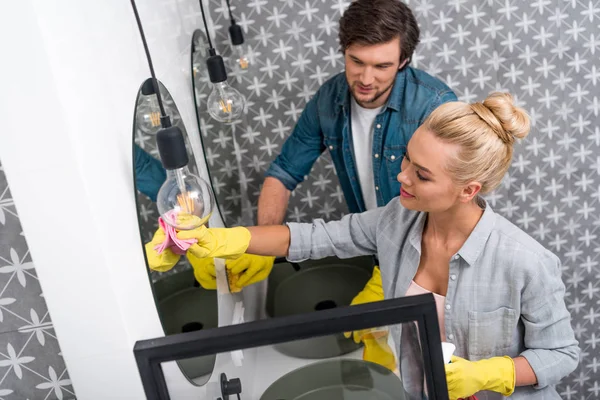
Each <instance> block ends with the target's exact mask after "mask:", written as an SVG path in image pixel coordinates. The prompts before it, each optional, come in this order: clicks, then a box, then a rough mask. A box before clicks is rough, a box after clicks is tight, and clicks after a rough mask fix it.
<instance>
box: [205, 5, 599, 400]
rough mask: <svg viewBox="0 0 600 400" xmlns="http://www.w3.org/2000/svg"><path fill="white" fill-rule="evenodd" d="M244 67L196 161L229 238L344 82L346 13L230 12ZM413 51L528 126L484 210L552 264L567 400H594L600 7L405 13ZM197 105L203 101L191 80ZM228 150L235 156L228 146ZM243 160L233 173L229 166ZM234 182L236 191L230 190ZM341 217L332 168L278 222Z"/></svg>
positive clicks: (334, 8)
mask: <svg viewBox="0 0 600 400" xmlns="http://www.w3.org/2000/svg"><path fill="white" fill-rule="evenodd" d="M232 3H233V4H232V5H233V6H234V7H235V9H234V13H235V16H236V17H237V20H238V23H239V24H240V25H242V27H243V28H244V31H245V34H246V42H247V43H246V44H247V46H248V48H249V51H250V55H251V57H252V61H253V63H254V67H253V69H252V70H251V71H249V72H247V73H246V74H244V75H234V76H232V77H231V79H230V82H231V83H232V85H233V86H235V87H236V88H237V89H239V90H240V91H242V92H243V93H244V94H245V95H246V96H247V98H248V112H247V114H246V115H245V116H244V118H243V120H242V121H240V122H239V123H236V124H234V125H232V126H225V125H221V124H218V123H216V122H214V121H213V120H211V119H210V118H209V117H208V115H207V114H206V112H205V111H204V110H205V109H204V105H203V104H202V105H201V125H202V134H203V138H202V139H203V142H204V146H205V153H206V158H207V162H208V165H209V169H210V173H211V177H212V182H213V185H214V189H215V194H216V198H217V201H218V203H219V205H220V209H221V212H222V214H223V217H224V220H225V222H226V224H227V225H229V226H233V225H237V224H239V223H241V222H242V220H246V221H247V220H248V217H252V215H250V214H251V213H250V212H248V211H247V210H245V212H244V213H243V212H242V204H243V202H242V201H241V199H242V198H243V194H244V193H245V194H247V196H248V197H249V200H250V203H251V204H252V205H254V206H255V205H256V203H257V198H258V193H259V190H260V185H261V184H262V181H263V173H264V171H265V170H266V168H268V166H269V164H270V162H271V161H272V160H273V159H274V158H275V156H276V155H277V154H278V152H279V150H280V149H281V145H282V143H283V142H284V140H285V138H286V137H287V136H288V135H289V134H290V133H291V131H292V129H293V127H294V124H295V122H296V121H297V119H298V117H299V115H300V112H301V111H302V108H303V107H304V105H305V104H306V102H307V101H308V100H309V99H310V97H311V96H312V94H314V92H315V91H316V90H317V89H318V87H319V86H320V85H321V84H322V83H323V82H325V80H327V79H328V78H329V77H331V76H333V75H334V74H336V73H338V72H340V71H342V70H343V58H342V55H341V54H340V52H339V50H338V43H337V20H338V18H339V17H340V15H341V13H342V12H343V10H344V9H345V8H346V7H347V5H348V4H349V2H348V1H343V0H301V1H300V0H250V1H237V0H232ZM407 3H408V4H409V5H410V6H411V8H412V9H413V10H414V12H415V14H416V15H417V18H418V20H419V23H420V26H421V30H422V35H421V44H420V45H419V47H418V49H417V54H416V55H415V57H414V58H413V64H412V65H413V66H415V67H418V68H422V69H424V70H426V71H428V72H429V73H431V74H433V75H435V76H437V77H439V78H440V79H442V80H444V81H445V82H446V83H447V84H448V85H450V86H451V87H452V88H453V89H454V90H455V92H456V93H457V95H458V96H459V98H460V99H461V100H463V101H475V100H482V99H483V98H485V96H486V95H487V94H488V93H489V92H491V91H494V90H508V91H510V92H511V93H513V94H514V95H515V96H516V98H517V100H518V102H519V103H520V105H522V106H523V107H525V108H526V109H527V110H528V111H529V113H530V115H531V117H532V122H533V130H532V133H531V135H530V136H529V137H528V138H527V139H526V140H525V141H523V142H522V143H520V144H519V145H518V148H517V149H516V152H515V157H514V162H513V166H512V168H511V169H510V171H509V174H508V175H507V177H506V179H505V180H504V182H503V185H502V186H501V188H500V189H498V190H497V191H496V192H495V193H493V194H491V195H490V196H488V200H489V201H490V202H491V204H492V206H493V207H494V209H495V210H496V211H497V212H499V213H501V214H502V215H504V216H505V217H507V218H508V219H510V220H511V221H512V222H514V223H516V224H517V225H518V226H520V227H521V228H522V229H524V230H525V231H527V232H528V233H529V234H531V235H532V236H533V237H535V238H536V239H537V240H538V241H540V242H541V243H542V244H544V245H545V246H546V247H548V248H549V249H551V250H552V251H554V252H555V253H557V254H558V255H559V256H560V258H561V259H562V261H563V280H564V281H565V284H566V288H567V306H568V308H569V310H570V312H571V314H572V317H573V326H574V328H575V332H576V335H577V338H578V340H579V341H580V345H581V348H582V359H581V363H580V365H579V367H578V369H577V370H576V371H575V372H574V373H573V374H572V375H571V376H569V377H568V378H567V379H565V380H564V381H563V382H562V383H561V385H560V387H559V393H561V397H562V398H564V399H597V398H600V329H599V327H600V266H599V260H600V239H599V237H598V235H599V234H600V151H599V150H600V118H599V113H600V100H599V97H600V95H599V93H600V92H599V88H600V82H599V81H600V61H599V59H600V1H597V0H594V1H590V0H581V1H580V0H536V1H523V0H485V1H484V0H448V1H445V0H444V1H442V0H421V1H418V0H410V1H407ZM209 4H210V10H211V17H212V24H213V27H214V29H215V32H216V38H215V43H216V47H217V49H218V51H219V52H220V53H221V54H223V55H224V56H228V55H229V54H230V50H229V46H228V38H227V26H228V24H229V20H228V16H227V14H226V7H225V0H210V1H209ZM199 83H200V84H199V86H198V88H197V95H198V97H199V98H201V99H205V97H206V96H207V95H208V93H209V90H210V89H209V86H208V82H207V79H206V77H205V76H200V77H199ZM234 139H235V141H236V142H237V144H238V146H237V151H236V146H234ZM237 157H239V158H240V165H238V163H237V162H236V160H237V159H238V158H237ZM240 171H241V172H242V176H243V179H242V182H240ZM346 212H347V210H346V208H345V205H344V201H343V197H342V194H341V190H340V187H339V184H338V181H337V178H336V177H335V172H334V169H333V168H332V165H331V162H330V159H329V156H328V155H327V154H325V155H324V156H323V157H321V159H320V160H319V161H318V162H317V164H316V165H315V167H314V168H313V170H312V172H311V175H310V177H308V179H307V180H306V181H305V182H303V183H302V184H301V185H300V186H299V187H298V188H297V189H296V190H295V191H294V193H293V196H292V199H291V202H290V208H289V214H288V220H292V221H309V220H311V219H312V218H325V219H337V218H340V217H341V216H342V215H343V214H344V213H346Z"/></svg>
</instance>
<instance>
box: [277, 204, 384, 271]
mask: <svg viewBox="0 0 600 400" xmlns="http://www.w3.org/2000/svg"><path fill="white" fill-rule="evenodd" d="M383 210H384V208H383V207H381V208H376V209H373V210H369V211H366V212H364V213H360V214H349V215H346V216H345V217H344V218H342V219H341V220H339V221H331V222H325V221H323V220H322V219H317V220H314V221H313V222H312V223H308V224H299V223H288V224H287V225H288V227H289V229H290V248H289V252H288V257H287V258H288V260H289V261H292V262H300V261H304V260H307V259H313V260H316V259H320V258H324V257H329V256H337V257H339V258H350V257H358V256H364V255H371V254H376V253H377V239H376V235H375V233H376V230H377V229H376V228H377V222H378V221H379V216H380V215H381V213H382V211H383Z"/></svg>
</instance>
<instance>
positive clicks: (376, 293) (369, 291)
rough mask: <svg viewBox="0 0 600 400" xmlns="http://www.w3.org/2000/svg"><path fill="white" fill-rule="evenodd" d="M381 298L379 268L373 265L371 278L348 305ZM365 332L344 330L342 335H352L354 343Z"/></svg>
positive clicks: (359, 339) (358, 341)
mask: <svg viewBox="0 0 600 400" xmlns="http://www.w3.org/2000/svg"><path fill="white" fill-rule="evenodd" d="M383 298H384V295H383V285H382V283H381V271H380V270H379V267H378V266H375V268H373V275H372V276H371V279H369V281H368V282H367V284H366V285H365V287H364V289H363V290H362V291H361V292H360V293H359V294H357V295H356V296H355V297H354V298H353V299H352V302H351V303H350V305H351V306H353V305H355V304H365V303H372V302H375V301H381V300H383ZM367 331H368V330H367ZM365 333H366V332H364V331H355V332H345V333H344V336H346V338H350V336H352V339H353V340H354V342H355V343H360V341H361V339H362V337H363V336H364V335H365Z"/></svg>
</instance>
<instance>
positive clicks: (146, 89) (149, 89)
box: [141, 78, 156, 96]
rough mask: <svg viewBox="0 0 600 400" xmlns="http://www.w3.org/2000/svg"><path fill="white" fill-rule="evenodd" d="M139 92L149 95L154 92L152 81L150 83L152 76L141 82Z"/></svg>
mask: <svg viewBox="0 0 600 400" xmlns="http://www.w3.org/2000/svg"><path fill="white" fill-rule="evenodd" d="M141 92H142V94H143V95H144V96H150V95H151V94H156V91H155V90H154V83H152V78H148V79H146V80H145V81H144V83H142V89H141Z"/></svg>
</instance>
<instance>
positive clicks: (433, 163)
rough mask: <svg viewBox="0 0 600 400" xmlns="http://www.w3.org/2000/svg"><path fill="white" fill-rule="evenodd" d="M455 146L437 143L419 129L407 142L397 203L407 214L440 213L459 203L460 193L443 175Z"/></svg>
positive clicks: (446, 173)
mask: <svg viewBox="0 0 600 400" xmlns="http://www.w3.org/2000/svg"><path fill="white" fill-rule="evenodd" d="M456 151H458V145H453V144H448V143H445V142H443V141H442V140H440V139H438V138H437V137H436V136H435V135H434V134H433V133H431V132H430V131H428V130H427V129H425V128H423V127H420V128H419V129H417V130H416V132H415V133H414V135H413V137H412V138H411V139H410V141H409V142H408V146H407V148H406V155H405V156H404V159H403V160H402V167H401V168H402V171H401V172H400V173H399V174H398V182H400V184H401V188H400V203H402V205H403V206H404V207H406V208H408V209H410V210H415V211H425V212H434V213H435V212H443V211H447V210H449V209H451V208H452V207H453V206H455V205H456V204H458V203H459V202H460V198H461V196H460V195H461V193H462V190H461V188H460V187H458V186H457V185H456V184H455V183H454V182H453V181H452V178H451V176H450V174H449V173H448V172H447V171H446V168H445V166H446V165H447V162H448V160H449V159H450V157H452V156H453V154H455V152H456Z"/></svg>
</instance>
